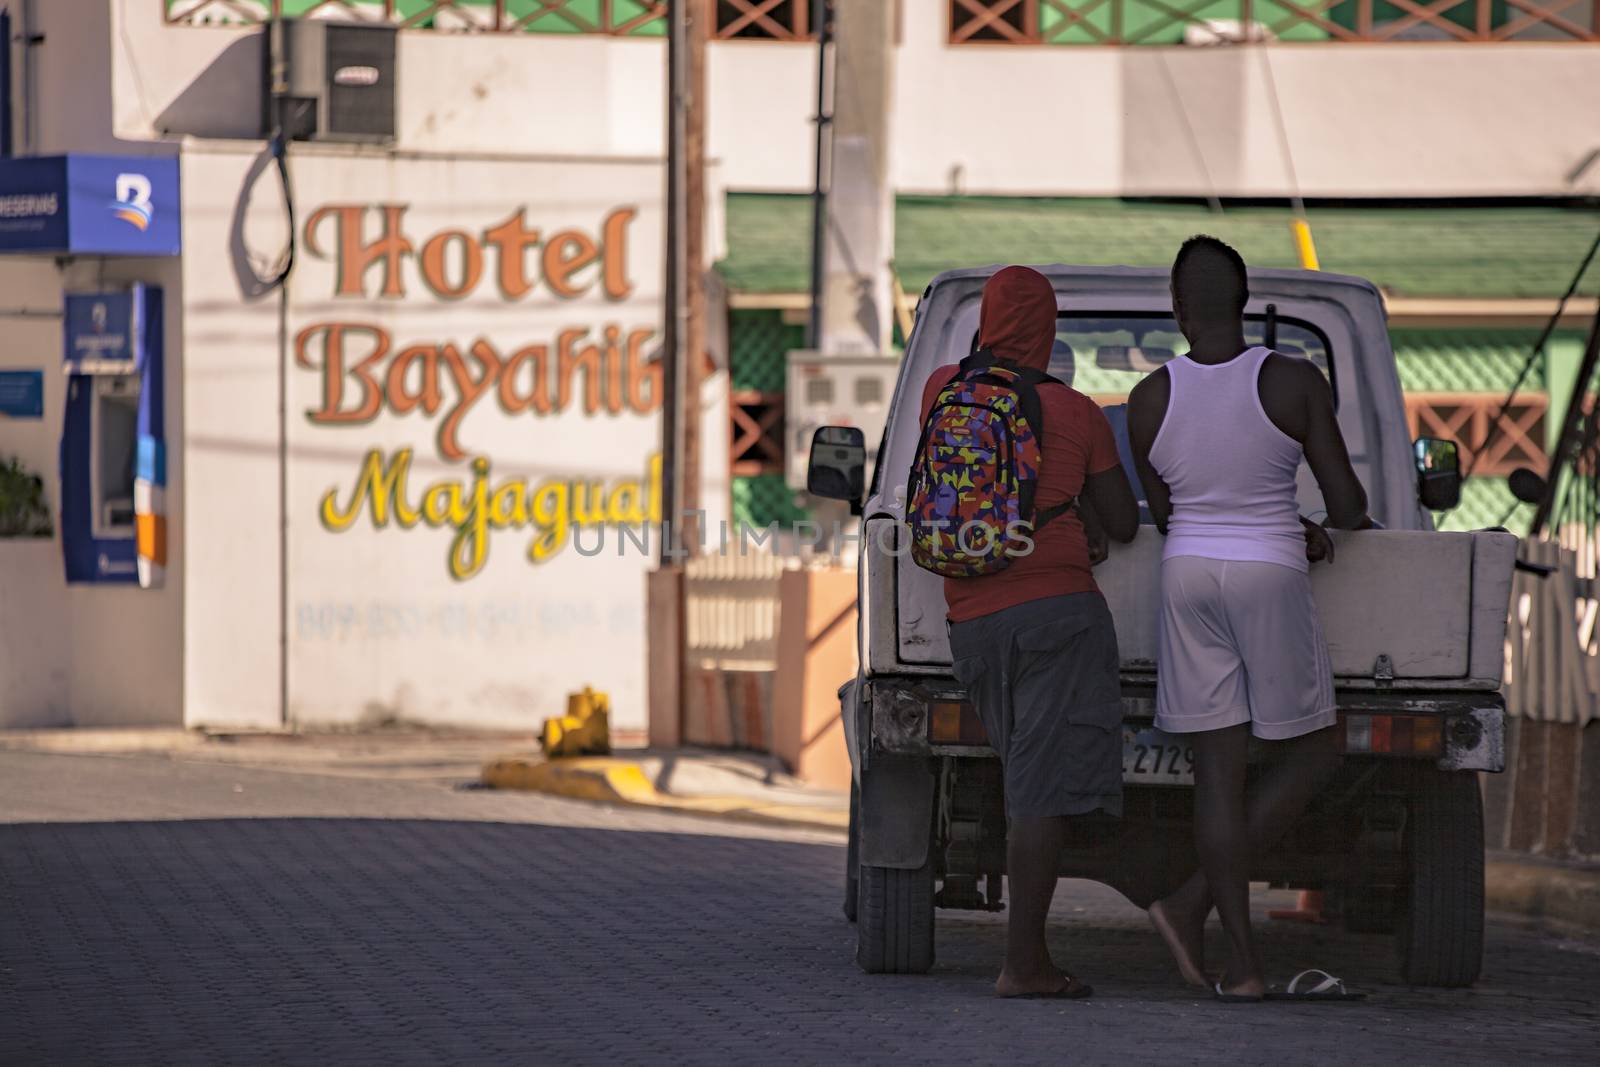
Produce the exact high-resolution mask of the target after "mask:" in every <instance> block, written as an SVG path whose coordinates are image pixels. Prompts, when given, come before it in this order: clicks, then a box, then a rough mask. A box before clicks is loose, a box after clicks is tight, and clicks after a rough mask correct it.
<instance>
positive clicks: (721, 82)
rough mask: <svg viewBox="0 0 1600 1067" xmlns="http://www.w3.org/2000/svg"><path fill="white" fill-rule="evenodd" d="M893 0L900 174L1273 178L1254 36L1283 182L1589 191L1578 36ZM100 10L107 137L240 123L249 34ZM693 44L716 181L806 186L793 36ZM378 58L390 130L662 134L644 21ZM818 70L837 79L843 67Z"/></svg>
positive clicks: (1163, 182)
mask: <svg viewBox="0 0 1600 1067" xmlns="http://www.w3.org/2000/svg"><path fill="white" fill-rule="evenodd" d="M903 3H904V12H905V13H904V17H903V19H902V31H903V32H902V40H901V44H900V47H899V51H898V55H897V60H896V62H897V76H896V105H895V115H894V121H893V124H892V128H893V130H894V138H895V143H894V151H893V158H894V165H895V174H896V185H897V187H898V188H899V189H900V190H902V191H906V192H929V193H941V192H950V191H962V192H968V193H996V194H1014V195H1070V196H1122V195H1126V196H1148V195H1162V196H1165V195H1183V196H1196V195H1204V194H1205V193H1206V192H1208V191H1214V192H1216V193H1217V194H1218V195H1221V196H1249V197H1254V196H1286V195H1288V193H1289V191H1290V188H1291V182H1290V180H1289V175H1288V169H1287V167H1286V166H1285V163H1284V158H1283V153H1282V151H1281V150H1280V146H1279V141H1278V134H1277V130H1276V120H1275V118H1274V115H1273V111H1272V107H1271V104H1270V100H1271V95H1270V93H1269V91H1268V81H1267V78H1266V75H1265V67H1264V66H1263V63H1262V56H1263V54H1265V55H1266V56H1267V57H1268V58H1269V60H1270V67H1271V72H1272V79H1271V80H1272V83H1273V84H1275V85H1276V89H1277V95H1278V98H1279V100H1280V102H1281V105H1282V111H1283V119H1284V123H1285V125H1286V127H1287V129H1288V131H1289V140H1290V144H1291V147H1292V153H1293V163H1294V170H1295V172H1296V175H1297V177H1298V179H1299V185H1300V189H1301V191H1302V192H1303V193H1304V194H1305V195H1307V196H1569V195H1575V194H1579V193H1583V192H1589V193H1594V192H1600V167H1597V168H1592V169H1591V173H1590V174H1589V175H1588V176H1587V178H1586V179H1584V181H1583V182H1581V183H1580V184H1579V185H1578V186H1576V187H1575V186H1572V185H1569V184H1568V183H1567V180H1566V176H1567V175H1568V173H1569V172H1570V171H1571V170H1572V168H1573V167H1574V166H1575V165H1576V164H1577V163H1578V162H1579V161H1580V160H1581V159H1582V158H1583V157H1584V156H1585V155H1587V154H1588V153H1589V152H1590V151H1591V150H1593V149H1594V148H1596V147H1600V49H1596V48H1595V47H1593V46H1588V45H1581V44H1567V43H1559V42H1556V43H1549V44H1543V43H1532V42H1518V43H1514V44H1508V45H1474V44H1444V43H1439V42H1417V43H1412V44H1382V45H1354V44H1334V43H1298V44H1279V45H1272V46H1267V47H1265V48H1261V47H1250V48H1244V47H1205V48H1186V47H1179V46H1174V47H1161V48H1156V47H1128V48H1098V47H1086V46H1060V45H1041V46H1037V47H1012V46H1001V45H988V46H985V45H956V46H952V45H950V44H948V43H946V37H947V24H946V15H945V8H946V6H947V5H946V3H945V2H944V0H903ZM38 6H39V7H41V8H46V9H49V10H50V11H51V12H52V18H54V19H63V20H65V19H68V18H72V17H75V16H69V14H68V12H69V11H74V12H76V11H92V10H100V11H103V10H105V8H106V0H52V3H51V4H41V5H38ZM118 11H119V12H120V15H119V21H118V22H116V23H115V26H116V32H115V33H114V34H109V35H105V34H100V33H99V32H98V31H93V30H91V31H89V35H88V37H89V47H91V49H94V50H97V52H98V51H103V52H105V53H106V54H109V55H111V56H113V57H114V61H113V62H112V63H111V65H110V79H111V83H112V85H113V86H114V90H115V108H114V111H115V122H114V129H115V133H116V136H117V137H119V138H122V139H123V140H125V141H140V140H147V139H149V138H152V137H160V136H174V135H179V134H183V133H192V134H199V135H205V136H234V137H253V136H255V135H256V131H257V127H258V116H259V105H258V103H257V99H256V97H255V94H254V86H255V85H256V84H257V82H258V79H259V76H260V74H259V72H260V50H259V47H258V45H257V44H256V42H255V40H254V39H253V38H252V36H251V34H252V32H253V31H250V30H240V29H223V28H217V27H181V26H165V25H163V24H162V23H161V19H160V5H159V4H157V3H154V2H152V3H149V4H128V5H118ZM78 21H87V22H90V23H92V22H93V21H94V20H93V19H92V18H87V16H83V17H78ZM74 32H83V31H72V30H67V29H63V30H62V33H61V34H59V35H58V36H57V37H55V38H53V39H51V40H47V42H46V43H45V44H44V45H43V46H42V49H43V51H42V52H41V54H42V55H45V56H48V55H49V54H50V51H49V50H50V49H52V48H61V47H64V46H63V45H62V44H60V43H59V42H60V41H61V40H62V39H63V38H65V39H71V40H76V38H75V37H72V36H71V35H72V33H74ZM707 56H708V58H707V79H708V86H709V100H708V103H707V124H708V132H707V138H708V145H709V151H710V154H711V155H712V157H713V158H715V159H717V160H718V161H719V162H720V181H721V183H722V184H723V185H724V186H725V187H727V188H733V189H766V190H801V189H805V188H808V187H809V186H810V184H811V179H812V168H813V154H812V139H813V128H812V125H811V116H812V113H813V112H814V110H815V92H816V89H815V68H816V52H815V48H814V47H813V46H812V45H809V44H804V43H796V44H787V43H779V42H767V41H717V42H712V43H711V44H710V45H709V46H708V48H707ZM399 65H400V103H399V111H400V121H399V126H400V145H401V147H403V148H406V149H412V150H417V151H427V152H435V151H437V152H445V151H453V152H485V151H491V152H510V153H526V154H544V153H550V154H557V155H595V156H606V157H617V156H623V157H654V156H657V155H659V154H660V153H661V151H662V149H663V144H664V142H663V138H662V121H663V109H664V102H663V96H662V90H663V84H664V80H665V46H664V44H663V43H662V41H661V40H660V39H659V38H620V39H619V38H601V37H585V36H568V35H551V34H520V35H503V36H502V35H495V34H476V35H451V34H443V33H437V32H426V31H409V32H404V33H402V34H401V35H400V54H399ZM57 69H58V70H59V66H58V67H57ZM81 74H82V71H81V70H80V69H79V67H78V65H76V64H75V65H74V66H73V68H72V71H71V73H70V75H68V74H61V75H56V76H55V77H57V78H58V79H61V84H59V86H57V84H56V83H55V82H49V81H48V80H47V84H49V85H51V86H52V87H53V89H55V90H56V91H55V96H56V97H57V98H58V99H59V100H61V101H71V100H73V99H76V98H78V97H84V96H85V95H86V94H92V93H93V92H94V91H95V79H94V78H93V77H91V78H90V79H89V81H88V83H86V85H85V86H80V85H79V84H78V83H77V82H75V81H72V80H71V79H73V78H77V77H78V76H80V75H81ZM839 76H840V78H841V84H848V79H849V72H848V71H841V72H840V75H839ZM52 109H54V111H55V113H56V114H57V115H58V116H59V117H60V118H61V119H62V120H70V122H69V123H68V125H70V126H71V128H72V130H73V131H74V132H73V134H72V140H73V144H74V147H79V146H81V142H82V141H83V140H84V139H86V138H88V139H93V138H94V137H97V136H102V134H100V133H99V131H100V130H101V129H102V127H103V125H104V122H103V119H101V118H98V115H99V112H97V111H96V110H95V108H93V107H85V108H81V109H80V108H75V107H73V106H71V105H70V103H53V104H50V105H49V106H48V107H47V108H46V113H47V114H48V113H49V112H50V111H51V110H52ZM79 112H81V114H80V113H79ZM49 125H50V128H51V129H52V130H54V129H56V127H57V126H58V125H59V123H50V124H49ZM51 136H57V135H56V134H52V135H51ZM46 143H50V141H49V138H46ZM1196 144H1198V145H1199V146H1201V147H1200V149H1199V151H1200V152H1203V154H1204V159H1205V168H1204V169H1202V168H1201V167H1200V165H1199V164H1198V162H1197V159H1196V149H1195V147H1194V146H1195V145H1196ZM1207 170H1208V171H1209V172H1210V180H1209V182H1208V181H1207V180H1206V177H1205V171H1207Z"/></svg>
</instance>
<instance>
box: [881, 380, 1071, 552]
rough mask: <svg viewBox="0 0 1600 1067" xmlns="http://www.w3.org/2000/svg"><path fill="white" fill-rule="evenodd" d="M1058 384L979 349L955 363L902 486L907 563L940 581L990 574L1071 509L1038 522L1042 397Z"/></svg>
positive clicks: (1051, 513) (1066, 505) (1063, 506)
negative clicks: (1041, 393)
mask: <svg viewBox="0 0 1600 1067" xmlns="http://www.w3.org/2000/svg"><path fill="white" fill-rule="evenodd" d="M1045 383H1054V384H1056V385H1062V384H1064V383H1063V382H1061V381H1059V380H1058V379H1055V378H1052V377H1050V376H1049V375H1048V374H1046V373H1044V372H1043V371H1038V370H1032V369H1030V368H1026V367H1019V366H1017V365H1016V364H1014V363H1010V362H1007V361H1003V360H998V359H996V358H995V357H994V355H993V353H991V352H990V351H989V350H988V349H979V350H978V351H976V352H974V353H973V354H972V355H970V356H968V357H967V358H966V359H964V360H962V361H961V366H960V367H959V369H958V370H957V371H956V375H955V377H953V378H951V379H950V381H949V382H947V383H946V384H945V386H944V388H942V389H940V390H939V395H938V396H936V397H935V398H934V401H933V406H932V407H931V408H929V409H928V417H927V419H926V420H924V422H923V424H922V437H921V440H920V441H919V442H918V444H917V455H916V459H915V460H913V461H912V463H911V475H910V477H909V478H908V479H907V481H906V522H907V524H908V525H909V526H910V527H911V559H912V560H913V562H915V563H916V564H917V566H919V567H921V568H923V569H924V570H929V571H932V572H933V573H935V574H942V575H944V576H945V577H946V578H972V577H976V576H978V575H983V574H995V573H997V572H999V571H1003V570H1005V569H1006V568H1007V567H1009V566H1011V562H1012V560H1013V559H1015V558H1016V556H1017V555H1019V554H1022V553H1023V552H1024V551H1025V548H1026V545H1025V544H1024V542H1022V540H1021V539H1020V538H1018V537H1017V536H1016V535H1017V534H1018V533H1022V534H1028V533H1031V532H1033V531H1036V530H1039V529H1041V528H1043V526H1044V525H1045V523H1047V522H1049V521H1050V520H1051V519H1053V518H1055V517H1056V516H1058V515H1061V514H1063V513H1065V512H1066V511H1067V509H1068V508H1070V507H1072V505H1073V504H1074V503H1075V502H1076V501H1074V500H1069V501H1067V502H1066V503H1064V504H1061V505H1059V506H1056V507H1051V508H1046V509H1045V510H1044V511H1043V512H1040V513H1037V514H1036V513H1035V512H1034V493H1035V491H1036V490H1037V488H1038V485H1039V460H1040V452H1039V438H1040V435H1041V434H1042V433H1043V430H1044V418H1043V413H1042V408H1041V406H1040V404H1039V392H1038V387H1039V386H1040V385H1043V384H1045Z"/></svg>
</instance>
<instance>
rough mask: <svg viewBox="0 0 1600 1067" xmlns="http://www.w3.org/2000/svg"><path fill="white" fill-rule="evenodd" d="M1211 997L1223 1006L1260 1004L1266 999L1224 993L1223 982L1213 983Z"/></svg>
mask: <svg viewBox="0 0 1600 1067" xmlns="http://www.w3.org/2000/svg"><path fill="white" fill-rule="evenodd" d="M1211 995H1212V996H1213V997H1215V998H1216V999H1217V1000H1218V1001H1219V1002H1221V1003H1223V1004H1260V1003H1261V1002H1262V1000H1264V999H1265V998H1264V997H1247V996H1244V995H1242V994H1239V993H1224V992H1223V991H1222V983H1221V982H1214V983H1212V986H1211Z"/></svg>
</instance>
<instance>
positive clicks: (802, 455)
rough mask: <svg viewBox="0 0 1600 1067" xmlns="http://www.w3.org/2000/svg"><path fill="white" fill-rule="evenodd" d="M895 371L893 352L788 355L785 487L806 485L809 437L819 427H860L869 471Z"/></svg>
mask: <svg viewBox="0 0 1600 1067" xmlns="http://www.w3.org/2000/svg"><path fill="white" fill-rule="evenodd" d="M899 375H900V360H899V359H897V358H896V357H894V356H892V355H884V356H854V355H851V356H834V355H824V354H822V353H821V352H812V351H806V350H797V351H793V352H790V353H789V371H788V381H787V385H788V389H787V390H786V392H785V395H784V433H785V436H786V438H787V440H785V442H784V453H785V455H784V471H785V474H786V475H787V481H788V484H789V488H791V489H804V488H805V487H806V465H807V462H808V461H809V460H810V458H811V436H812V434H814V433H816V431H817V427H819V426H855V427H857V428H859V429H860V430H861V433H862V435H863V436H864V437H865V438H866V442H867V469H868V470H869V471H870V470H871V469H872V467H873V465H874V464H875V463H877V461H878V442H879V441H880V440H881V439H882V437H883V428H884V425H885V424H886V423H887V422H888V421H889V401H890V400H891V399H892V398H893V396H894V383H895V379H896V378H897V377H899Z"/></svg>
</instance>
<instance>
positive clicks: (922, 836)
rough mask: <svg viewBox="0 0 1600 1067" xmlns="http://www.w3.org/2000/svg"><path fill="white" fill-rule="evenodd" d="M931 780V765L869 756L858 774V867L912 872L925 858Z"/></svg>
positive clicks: (929, 825) (930, 804)
mask: <svg viewBox="0 0 1600 1067" xmlns="http://www.w3.org/2000/svg"><path fill="white" fill-rule="evenodd" d="M934 786H935V777H934V769H933V764H932V762H931V761H929V760H926V759H896V758H894V757H891V756H874V758H873V760H872V762H871V764H870V765H869V766H868V767H867V768H866V769H865V770H864V771H863V772H862V774H861V810H860V815H861V843H860V848H861V863H862V865H863V866H867V867H890V868H895V869H898V870H914V869H916V868H918V867H921V866H922V865H923V864H924V863H926V862H927V860H928V840H929V831H930V828H931V827H932V826H933V801H934Z"/></svg>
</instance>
